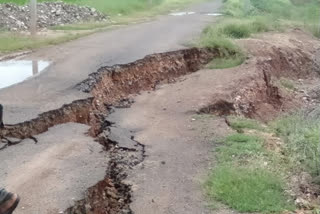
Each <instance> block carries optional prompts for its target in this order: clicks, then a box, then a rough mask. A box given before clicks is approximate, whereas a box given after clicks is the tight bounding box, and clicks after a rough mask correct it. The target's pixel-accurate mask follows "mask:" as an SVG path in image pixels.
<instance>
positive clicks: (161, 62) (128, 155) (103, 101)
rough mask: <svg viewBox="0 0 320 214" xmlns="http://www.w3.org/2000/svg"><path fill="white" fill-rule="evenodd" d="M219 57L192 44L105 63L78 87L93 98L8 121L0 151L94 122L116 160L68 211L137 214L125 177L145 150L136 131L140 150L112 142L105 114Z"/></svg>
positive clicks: (96, 133)
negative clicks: (68, 126)
mask: <svg viewBox="0 0 320 214" xmlns="http://www.w3.org/2000/svg"><path fill="white" fill-rule="evenodd" d="M217 56H220V54H219V51H218V50H215V49H197V48H192V49H186V50H179V51H173V52H167V53H160V54H153V55H149V56H146V57H145V58H143V59H141V60H137V61H135V62H132V63H129V64H124V65H115V66H107V67H102V68H100V69H99V70H98V71H97V72H95V73H92V74H91V75H90V76H89V77H88V79H86V80H85V81H83V82H81V83H79V84H78V85H77V86H76V88H78V89H79V90H81V91H83V92H86V93H91V94H92V97H90V98H87V99H82V100H76V101H74V102H72V103H70V104H66V105H64V106H62V107H61V108H59V109H56V110H52V111H48V112H45V113H42V114H40V115H39V116H38V117H37V118H35V119H32V120H30V121H26V122H22V123H19V124H14V125H7V126H6V127H5V128H4V129H2V130H0V138H1V141H3V143H2V144H3V145H2V147H1V146H0V149H2V150H3V149H5V148H7V147H8V146H13V145H16V144H18V143H22V142H23V139H26V138H31V139H34V140H35V142H37V139H36V138H35V137H34V136H35V135H38V134H41V133H44V132H46V131H48V130H49V128H50V127H53V126H55V125H59V124H64V123H68V122H74V123H81V124H87V125H89V126H90V130H89V134H90V135H91V136H92V137H94V138H95V139H96V141H97V142H99V143H100V144H102V145H104V147H105V150H106V151H108V153H109V154H110V158H111V159H110V162H109V166H108V168H107V169H106V176H105V179H104V180H102V181H100V182H98V183H97V184H96V185H94V186H93V187H90V188H89V189H88V190H87V192H86V195H85V198H84V199H83V200H80V201H77V202H76V203H75V205H74V206H72V207H70V208H69V209H67V210H66V211H65V213H69V214H76V213H132V211H131V210H130V207H129V204H130V202H131V193H130V192H131V187H130V186H129V185H127V184H124V183H123V180H124V179H125V178H126V176H127V171H128V170H130V169H132V168H133V167H134V166H136V165H138V164H139V163H141V162H142V161H143V160H144V158H145V148H144V145H142V144H140V143H139V142H137V141H135V140H134V136H133V135H132V136H130V137H129V138H130V140H131V141H132V144H134V147H135V149H132V148H127V146H126V145H124V146H122V145H121V142H120V143H119V142H116V141H111V140H110V139H109V135H110V131H111V129H112V128H113V127H114V126H115V125H116V124H112V123H111V122H110V121H107V120H106V116H107V115H108V114H110V113H111V112H112V108H113V107H117V108H119V107H129V106H130V105H131V104H132V99H131V96H133V95H135V94H138V93H139V92H140V91H143V90H154V89H155V87H156V85H158V84H161V83H171V82H174V81H175V80H176V78H178V77H180V76H183V75H186V74H188V73H191V72H195V71H197V70H199V69H200V68H201V67H202V66H203V65H205V64H207V63H208V62H209V61H210V60H211V59H212V58H214V57H217ZM6 139H7V140H6ZM10 139H11V140H10ZM12 139H14V140H16V141H13V140H12ZM5 141H6V143H5ZM39 143H41V142H39Z"/></svg>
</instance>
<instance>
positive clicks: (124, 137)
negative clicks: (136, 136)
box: [108, 127, 138, 151]
mask: <svg viewBox="0 0 320 214" xmlns="http://www.w3.org/2000/svg"><path fill="white" fill-rule="evenodd" d="M108 140H109V141H112V142H117V146H118V147H120V148H122V149H127V150H134V151H135V150H137V146H138V143H137V142H136V141H134V140H133V138H132V135H131V133H130V132H129V131H128V130H126V129H122V128H118V127H110V134H109V136H108Z"/></svg>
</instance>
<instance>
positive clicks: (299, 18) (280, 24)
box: [198, 0, 320, 68]
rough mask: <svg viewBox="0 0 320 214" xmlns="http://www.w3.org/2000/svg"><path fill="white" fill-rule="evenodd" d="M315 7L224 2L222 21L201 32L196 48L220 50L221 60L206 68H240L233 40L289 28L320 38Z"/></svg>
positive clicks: (309, 0) (303, 1)
mask: <svg viewBox="0 0 320 214" xmlns="http://www.w3.org/2000/svg"><path fill="white" fill-rule="evenodd" d="M319 5H320V3H319V1H318V0H267V1H266V0H224V6H223V12H224V17H223V18H221V19H220V20H218V23H214V24H212V26H208V27H207V28H206V29H205V30H204V31H203V33H202V36H201V37H200V39H199V41H198V46H200V47H211V48H219V49H222V50H223V52H222V54H221V59H215V60H214V61H213V62H211V63H210V64H209V67H210V68H228V67H233V66H237V65H240V64H241V63H243V62H244V60H245V54H244V53H243V51H241V49H240V48H239V47H237V46H236V45H235V44H234V43H233V40H234V39H242V38H248V37H250V36H252V35H253V34H257V33H262V32H267V31H282V30H285V29H287V28H292V27H299V28H302V29H304V30H306V31H309V32H311V33H313V34H314V35H315V36H320V32H319V30H320V23H319V17H320V13H319V12H318V8H319Z"/></svg>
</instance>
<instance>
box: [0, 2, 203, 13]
mask: <svg viewBox="0 0 320 214" xmlns="http://www.w3.org/2000/svg"><path fill="white" fill-rule="evenodd" d="M45 1H58V0H40V1H39V2H45ZM63 1H64V2H66V3H70V4H78V5H84V6H89V7H93V8H96V9H97V10H99V11H100V12H103V13H105V14H108V15H110V16H113V17H116V16H118V15H121V16H127V15H132V14H135V13H139V12H147V13H148V14H155V13H158V12H164V11H168V10H170V9H173V8H177V7H181V6H185V5H186V4H188V3H190V2H194V1H198V0H152V1H150V0H63ZM9 2H10V3H16V4H20V5H24V4H27V3H28V2H29V0H0V3H9ZM150 2H152V3H150ZM147 13H144V14H147Z"/></svg>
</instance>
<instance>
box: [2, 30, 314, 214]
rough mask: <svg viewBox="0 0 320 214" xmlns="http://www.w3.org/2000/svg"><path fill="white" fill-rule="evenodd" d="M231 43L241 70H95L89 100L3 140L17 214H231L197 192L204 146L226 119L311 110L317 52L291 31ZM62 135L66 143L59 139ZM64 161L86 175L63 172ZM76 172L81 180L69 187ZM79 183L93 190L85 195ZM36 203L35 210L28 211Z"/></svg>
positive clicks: (168, 61)
mask: <svg viewBox="0 0 320 214" xmlns="http://www.w3.org/2000/svg"><path fill="white" fill-rule="evenodd" d="M237 42H238V43H239V44H240V45H242V46H243V47H244V48H245V49H246V50H247V51H248V56H249V57H248V59H247V61H246V62H245V63H244V64H243V65H241V66H239V67H236V68H231V69H224V70H209V69H202V70H199V69H200V68H201V67H203V66H204V65H205V64H206V63H208V62H209V61H210V59H212V58H214V57H217V56H218V55H219V52H218V50H214V49H213V50H210V49H188V50H182V51H175V52H168V53H163V54H155V55H151V56H148V57H146V58H144V59H142V60H139V61H136V62H133V63H130V64H125V65H119V66H112V67H102V68H100V69H99V70H98V72H96V73H93V74H91V75H90V77H89V78H88V79H87V80H85V81H83V82H81V83H80V84H78V89H80V90H82V91H84V92H87V93H91V95H92V97H90V98H87V99H83V100H79V101H75V102H73V103H71V104H69V105H65V106H63V107H62V108H60V109H57V110H53V111H50V112H46V113H43V114H41V115H39V116H38V117H37V118H36V119H34V120H31V121H26V122H23V123H20V124H16V125H12V126H8V127H6V128H5V129H4V130H2V131H1V136H2V138H3V139H2V141H3V143H2V144H0V145H2V150H1V151H0V152H1V153H3V154H5V155H2V154H1V156H0V157H1V159H2V157H5V156H6V157H8V158H9V159H8V160H11V159H12V161H8V162H4V161H1V162H0V167H1V168H2V169H6V170H5V171H4V172H3V173H2V174H1V175H0V180H4V181H5V185H6V186H10V187H11V188H12V189H13V190H14V191H17V192H20V193H21V195H23V196H24V197H23V199H22V201H21V205H20V207H19V209H18V212H17V213H57V212H61V211H63V210H65V213H95V214H100V213H141V214H143V213H146V214H147V213H151V212H152V213H159V214H160V213H161V214H162V213H190V214H194V213H231V212H232V211H229V210H227V209H221V210H215V211H212V210H211V209H210V208H209V202H208V201H207V200H206V199H205V197H204V195H203V191H202V187H201V184H202V183H203V181H204V179H205V178H206V175H207V173H208V171H209V168H210V167H211V164H212V153H211V151H212V148H213V145H212V139H213V138H215V137H218V136H223V135H224V133H228V132H229V131H230V129H229V127H228V126H227V124H226V121H225V119H224V116H226V115H230V114H236V115H244V116H246V117H250V118H255V119H259V120H261V121H268V120H270V119H273V118H275V117H276V116H278V115H280V114H282V113H283V112H287V111H291V110H294V109H296V108H299V107H302V106H312V105H316V104H317V102H318V100H317V99H315V98H312V97H310V96H308V91H309V90H312V91H314V90H315V89H314V87H315V86H316V85H317V83H318V80H319V79H318V78H319V77H318V73H317V72H319V64H318V62H317V61H316V60H315V59H316V58H315V56H316V55H317V50H318V49H319V47H320V43H319V41H318V40H317V39H315V38H313V37H312V36H311V35H308V34H306V33H303V32H302V31H300V30H292V31H290V32H286V33H267V34H263V35H259V36H257V37H256V38H252V39H244V40H239V41H237ZM280 78H288V79H292V80H293V81H295V82H296V83H297V86H299V87H301V88H303V90H302V89H301V90H297V91H290V90H287V89H286V88H284V87H282V86H281V85H280V84H279V79H280ZM168 83H169V84H168ZM199 113H211V114H215V115H217V116H219V117H217V118H216V119H214V120H211V121H206V123H205V126H206V127H207V128H208V129H207V131H205V132H203V129H199V127H200V126H203V125H204V123H203V121H201V120H199V118H198V116H199ZM79 123H81V124H79ZM70 124H71V125H73V126H72V127H73V128H68V127H67V126H68V125H70ZM48 129H54V130H55V131H56V134H53V135H52V134H51V132H50V133H48V132H47V131H48ZM69 131H70V132H72V133H70V135H71V134H72V136H74V137H70V138H67V139H60V138H59V137H58V136H60V132H69ZM85 132H87V136H85V134H84V133H85ZM88 135H89V136H91V137H89V136H88ZM19 139H24V140H22V141H21V140H19ZM93 139H95V141H96V142H93ZM44 142H48V143H44ZM81 142H82V143H81ZM101 145H102V146H101ZM24 146H32V147H35V148H36V149H34V151H32V154H31V155H28V157H29V156H30V157H34V158H30V157H29V160H26V161H24V162H19V163H18V162H17V161H14V160H15V158H14V156H16V155H19V154H21V153H22V151H23V150H24V149H23V147H24ZM39 147H40V148H39ZM102 147H103V148H102ZM19 149H20V151H21V153H16V151H19ZM41 150H43V151H41ZM13 151H14V152H13ZM60 151H63V152H60ZM68 151H69V152H70V153H69V152H68ZM10 152H12V154H13V155H10V154H11V153H10ZM88 153H89V154H90V155H89V154H88ZM61 154H64V155H61ZM35 157H37V158H35ZM48 157H49V160H48ZM88 157H91V158H92V161H93V163H92V162H91V158H88ZM71 160H72V161H76V162H75V163H76V165H78V166H79V167H81V166H89V167H85V168H84V169H83V170H82V169H74V168H72V169H71V168H68V165H67V163H69V162H70V161H71ZM99 160H100V161H99ZM48 162H49V163H50V165H48V167H47V166H46V164H45V163H48ZM8 163H10V167H7V164H8ZM39 163H41V164H39ZM213 164H214V163H213ZM100 167H102V168H100ZM93 168H94V169H95V170H93V171H91V170H92V169H93ZM12 169H15V170H12ZM48 169H51V170H50V172H48V171H47V170H48ZM75 172H78V173H81V174H86V175H88V176H84V177H85V178H88V180H86V181H77V180H75V179H76V178H74V176H75V177H77V174H76V173H75ZM101 172H103V173H102V174H104V175H101ZM20 173H21V175H20V176H21V179H20V178H19V176H17V175H19V174H20ZM95 173H97V174H95ZM22 175H23V176H22ZM61 175H64V176H61ZM68 176H70V177H68ZM101 176H104V178H101ZM62 177H63V178H62ZM17 178H19V179H17ZM52 180H55V182H52ZM22 181H23V183H21V182H22ZM38 181H42V182H38ZM98 181H99V182H98ZM68 182H69V183H68ZM79 182H80V184H79V185H80V186H82V184H84V183H85V182H91V183H96V184H95V185H94V184H92V187H91V188H89V189H88V190H87V191H86V192H85V193H84V189H85V188H82V189H81V188H79V187H78V186H77V185H76V184H78V183H79ZM39 184H40V185H41V188H40V189H41V190H42V192H43V194H44V195H42V194H39V191H40V189H39V187H40V186H39ZM63 185H66V186H65V188H69V189H70V193H72V192H73V191H75V190H77V191H80V192H82V193H81V194H74V195H76V196H73V195H72V194H70V196H66V195H61V194H60V192H61V191H60V188H63ZM87 185H88V184H87V183H86V185H83V186H87ZM90 185H91V184H90ZM83 186H82V187H83ZM36 187H37V188H36ZM46 191H47V192H48V193H50V194H45V193H46ZM30 195H31V196H30ZM65 197H67V198H68V201H67V202H68V203H67V202H66V201H65ZM70 197H71V199H70ZM29 198H32V200H30V201H29V200H28V199H29ZM53 199H54V200H53ZM69 199H70V200H69ZM81 199H82V200H81ZM34 201H37V204H40V205H39V206H37V207H35V206H32V202H34ZM74 201H76V202H75V203H73V202H74ZM47 202H49V204H48V203H47ZM68 207H69V208H68ZM67 208H68V209H67Z"/></svg>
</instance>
